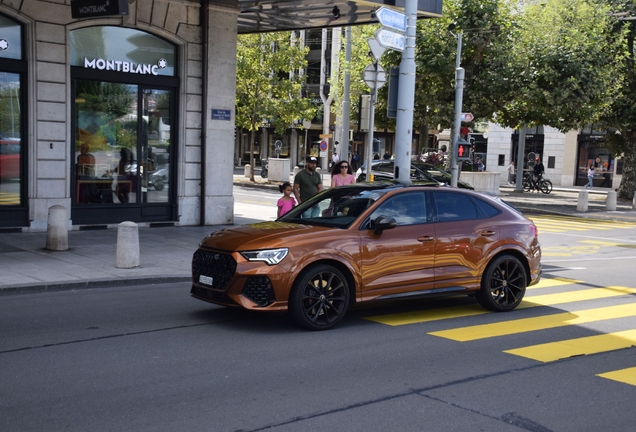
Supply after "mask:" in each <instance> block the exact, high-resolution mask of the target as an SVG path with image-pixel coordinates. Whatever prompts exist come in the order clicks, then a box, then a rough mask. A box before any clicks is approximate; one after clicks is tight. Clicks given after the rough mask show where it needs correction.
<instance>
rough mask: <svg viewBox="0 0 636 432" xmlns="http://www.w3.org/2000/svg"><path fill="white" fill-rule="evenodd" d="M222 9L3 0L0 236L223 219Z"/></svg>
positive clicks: (225, 102) (229, 160) (226, 50)
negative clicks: (58, 221) (62, 223)
mask: <svg viewBox="0 0 636 432" xmlns="http://www.w3.org/2000/svg"><path fill="white" fill-rule="evenodd" d="M231 3H234V5H236V2H224V1H218V2H210V3H208V4H207V7H206V8H205V10H204V11H202V10H201V7H200V4H199V3H192V2H185V1H176V0H169V1H158V0H143V1H142V0H131V1H129V2H128V15H115V16H102V17H89V18H79V19H78V18H73V17H72V11H71V2H70V0H49V1H40V0H0V95H2V96H3V97H2V98H0V143H2V147H0V150H2V153H0V155H1V156H0V157H2V160H1V165H0V170H1V171H0V228H3V229H21V230H30V231H44V230H46V227H47V216H48V210H49V208H50V207H51V206H53V205H62V206H64V207H65V208H66V209H67V211H68V216H69V227H78V226H96V225H98V226H99V225H106V226H108V225H112V224H116V223H119V222H121V221H124V220H132V221H135V222H138V223H141V224H145V223H147V224H152V223H159V222H160V223H166V222H169V223H175V224H181V225H194V224H200V223H205V224H225V223H232V222H233V197H232V181H231V179H232V169H233V165H234V163H233V157H234V148H233V146H232V144H231V143H233V142H234V121H233V118H234V103H235V100H234V98H235V70H236V37H237V15H238V12H239V11H238V8H237V7H236V6H232V5H231ZM228 4H230V5H228ZM3 40H4V41H5V42H2V41H3ZM204 40H207V42H208V43H203V41H204ZM204 77H207V79H204ZM223 143H228V144H229V145H223ZM204 144H205V145H204ZM202 173H204V175H203V177H202Z"/></svg>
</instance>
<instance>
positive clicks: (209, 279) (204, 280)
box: [199, 275, 214, 286]
mask: <svg viewBox="0 0 636 432" xmlns="http://www.w3.org/2000/svg"><path fill="white" fill-rule="evenodd" d="M213 281H214V278H212V277H210V276H204V275H199V283H202V284H204V285H210V286H212V282H213Z"/></svg>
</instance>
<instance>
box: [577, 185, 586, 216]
mask: <svg viewBox="0 0 636 432" xmlns="http://www.w3.org/2000/svg"><path fill="white" fill-rule="evenodd" d="M576 211H580V212H586V211H587V191H586V190H582V191H580V192H579V202H578V203H577V205H576Z"/></svg>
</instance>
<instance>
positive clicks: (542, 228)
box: [531, 216, 636, 235]
mask: <svg viewBox="0 0 636 432" xmlns="http://www.w3.org/2000/svg"><path fill="white" fill-rule="evenodd" d="M531 219H532V221H533V222H534V224H535V225H536V226H537V228H538V229H539V235H541V233H542V232H549V233H562V232H567V231H589V230H595V231H606V230H612V229H617V228H634V227H636V223H634V222H625V221H614V220H598V219H585V218H577V217H568V216H534V217H532V218H531Z"/></svg>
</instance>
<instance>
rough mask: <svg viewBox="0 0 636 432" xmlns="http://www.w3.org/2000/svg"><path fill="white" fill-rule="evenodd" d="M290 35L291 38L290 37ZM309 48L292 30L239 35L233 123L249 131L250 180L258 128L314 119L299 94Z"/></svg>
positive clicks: (283, 126)
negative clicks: (296, 38) (297, 38)
mask: <svg viewBox="0 0 636 432" xmlns="http://www.w3.org/2000/svg"><path fill="white" fill-rule="evenodd" d="M290 36H292V37H290ZM307 53H308V48H306V47H302V46H300V44H299V43H298V41H296V40H294V38H293V33H292V34H291V35H290V33H289V32H278V33H257V34H248V35H240V36H239V39H238V45H237V69H236V125H237V127H240V128H243V129H247V130H249V131H251V137H250V166H251V174H250V179H251V181H254V141H255V133H256V131H257V130H258V129H260V128H262V127H264V126H266V125H271V126H273V127H274V128H275V130H276V133H283V132H284V131H285V130H286V129H287V128H289V127H290V126H291V125H292V123H293V122H294V121H295V120H298V119H302V118H313V116H314V109H313V108H312V106H311V100H310V99H309V98H305V97H302V94H301V91H302V86H303V83H304V76H303V75H301V74H299V73H298V71H299V70H300V69H302V68H304V67H305V66H306V64H307V59H306V56H307Z"/></svg>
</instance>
